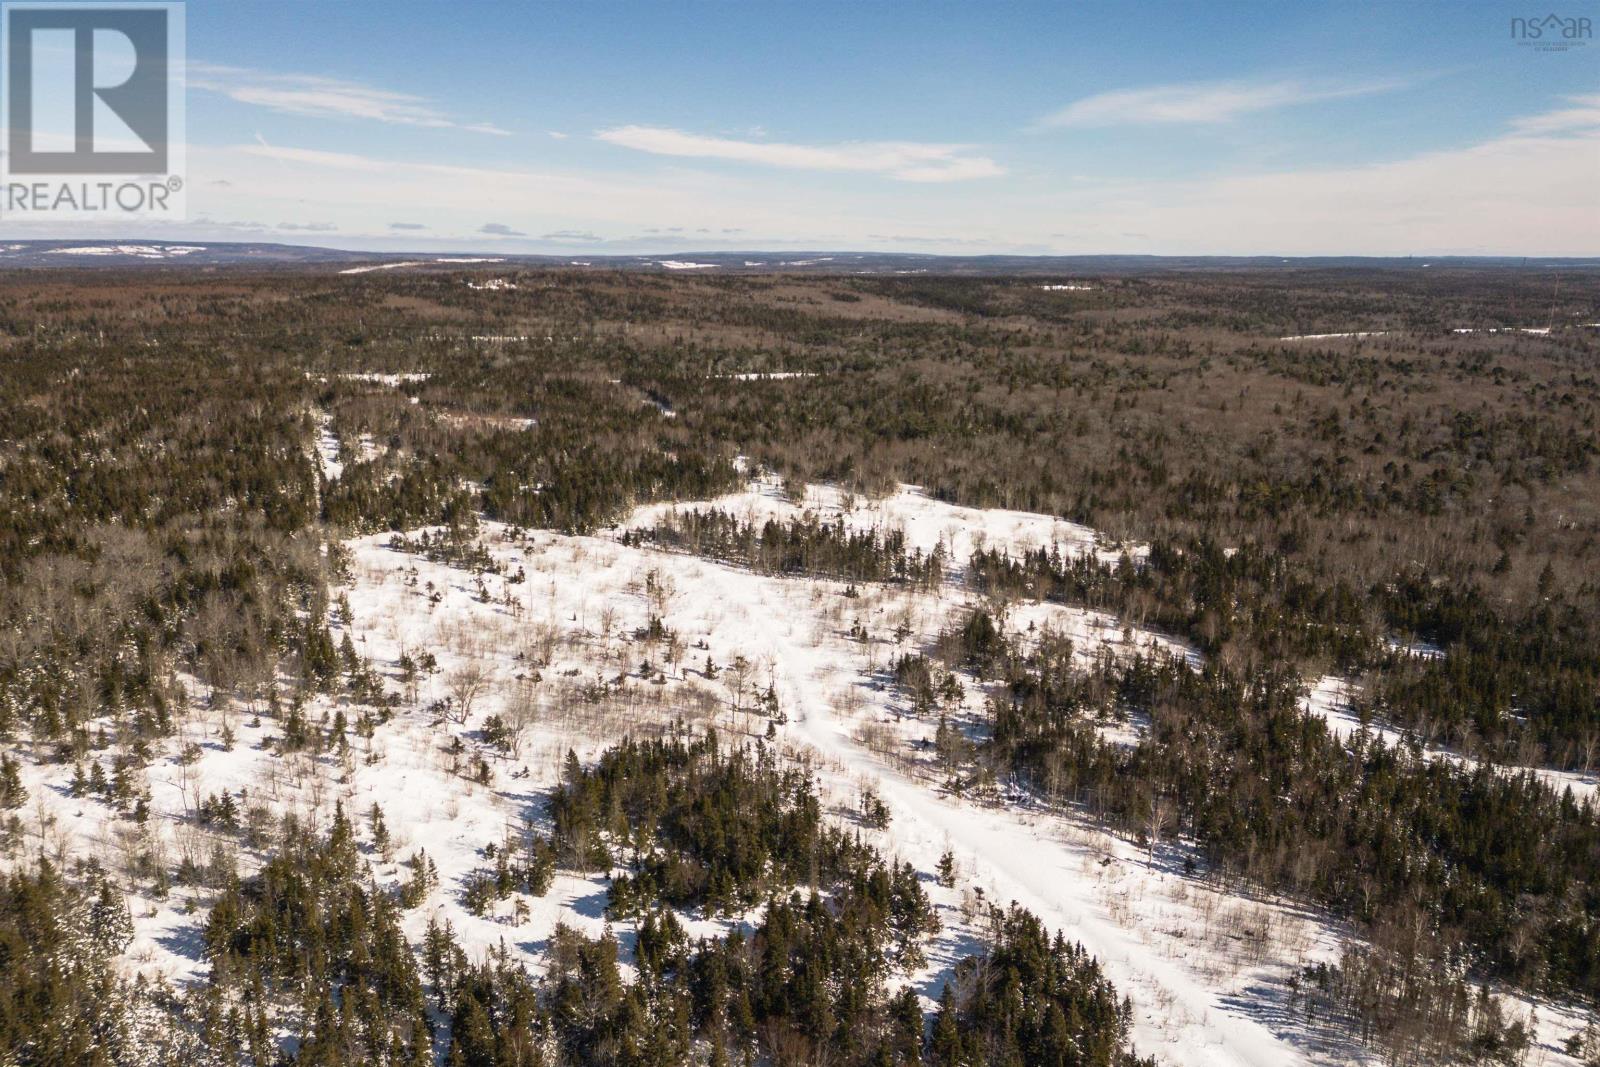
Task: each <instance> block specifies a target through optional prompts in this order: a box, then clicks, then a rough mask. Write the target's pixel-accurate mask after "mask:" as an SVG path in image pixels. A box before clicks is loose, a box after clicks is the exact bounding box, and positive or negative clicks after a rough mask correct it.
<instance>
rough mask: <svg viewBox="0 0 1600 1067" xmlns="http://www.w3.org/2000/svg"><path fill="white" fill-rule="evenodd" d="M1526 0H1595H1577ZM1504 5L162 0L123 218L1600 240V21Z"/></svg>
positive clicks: (1218, 239) (747, 237)
mask: <svg viewBox="0 0 1600 1067" xmlns="http://www.w3.org/2000/svg"><path fill="white" fill-rule="evenodd" d="M1553 2H1554V3H1556V8H1554V9H1553V10H1554V11H1555V13H1557V14H1560V15H1563V16H1585V17H1589V18H1590V19H1591V21H1592V22H1594V23H1600V3H1596V0H1581V2H1579V3H1573V2H1571V0H1553ZM1540 12H1541V13H1542V12H1543V8H1541V9H1540ZM1529 14H1530V11H1529V10H1527V9H1526V5H1525V4H1522V3H1518V4H1513V5H1507V4H1497V3H1462V2H1452V3H1439V4H1432V3H1425V2H1401V0H1392V2H1384V3H1371V4H1357V3H1334V4H1318V3H1281V2H1279V3H1269V4H1254V3H1248V2H1242V0H1230V2H1229V3H1227V4H1198V3H1194V4H1188V3H1185V4H1177V3H1133V4H1076V3H1066V2H1049V3H1045V2H1040V3H1032V2H1014V3H1013V2H1003V0H985V2H968V3H950V4H945V3H937V2H919V3H896V2H888V0H855V2H852V3H829V2H807V3H798V2H794V3H780V2H776V0H748V2H740V3H734V2H731V0H728V2H710V0H706V2H688V0H674V2H661V3H648V4H647V3H643V2H640V3H610V2H604V0H584V2H581V3H580V2H577V0H572V2H561V3H557V2H551V3H516V4H512V3H505V4H501V3H493V2H487V0H458V2H455V3H447V2H445V0H435V2H411V0H387V2H384V3H367V2H357V0H344V2H339V3H312V2H298V0H272V2H254V0H225V2H224V0H190V2H189V3H188V4H187V5H186V18H185V21H186V28H187V92H186V108H187V141H188V149H187V171H188V208H187V210H188V220H187V221H186V222H185V223H182V224H171V225H168V226H165V227H160V228H159V232H153V231H150V228H149V227H148V226H146V227H144V228H143V229H144V230H145V231H146V232H144V233H142V234H141V235H143V236H156V237H181V238H185V239H194V240H199V239H208V240H222V239H229V240H249V241H286V242H291V243H312V244H323V245H330V246H337V247H342V248H352V249H357V248H359V249H381V250H406V249H416V250H419V251H423V250H474V251H477V250H483V251H504V252H556V253H561V254H569V253H570V254H571V255H572V256H573V257H574V258H578V259H581V258H582V257H583V256H584V255H585V254H606V253H619V252H662V253H665V252H672V251H693V250H706V251H723V250H740V249H746V250H757V249H760V250H782V249H795V250H799V249H808V250H877V251H902V252H937V253H954V254H980V253H1023V254H1029V253H1037V254H1092V253H1150V254H1171V255H1203V254H1218V255H1224V254H1225V255H1237V254H1274V255H1276V254H1281V255H1330V254H1361V255H1449V254H1457V255H1478V254H1505V255H1600V40H1594V39H1590V40H1588V41H1586V42H1584V43H1582V44H1581V45H1579V46H1577V47H1573V48H1570V49H1568V50H1565V51H1545V50H1540V49H1537V48H1534V47H1530V46H1527V45H1523V44H1519V42H1518V41H1516V40H1514V39H1513V36H1512V33H1511V20H1512V18H1514V17H1517V16H1527V15H1529ZM62 225H63V224H59V223H58V224H57V228H58V229H61V228H62ZM26 229H27V227H25V226H20V225H18V224H15V223H12V224H10V225H7V224H6V223H5V222H0V232H5V231H7V230H9V231H10V233H11V235H13V236H24V235H30V234H26V233H24V231H25V230H26ZM74 232H75V231H74Z"/></svg>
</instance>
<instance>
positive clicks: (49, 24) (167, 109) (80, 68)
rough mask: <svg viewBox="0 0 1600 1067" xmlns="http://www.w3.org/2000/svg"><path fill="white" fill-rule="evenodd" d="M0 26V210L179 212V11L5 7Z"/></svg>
mask: <svg viewBox="0 0 1600 1067" xmlns="http://www.w3.org/2000/svg"><path fill="white" fill-rule="evenodd" d="M3 27H4V28H3V36H4V41H3V43H0V58H3V62H4V64H5V71H4V77H3V85H4V94H5V99H4V105H3V108H0V110H3V113H4V115H5V119H6V126H7V134H6V146H5V147H6V158H5V178H6V181H5V185H4V195H3V196H0V214H8V215H11V216H13V217H15V216H16V215H19V214H33V215H42V214H45V213H48V214H49V215H50V216H51V218H53V219H54V218H60V217H62V216H63V215H66V216H71V217H89V216H95V217H104V214H110V213H120V214H158V215H162V216H165V217H169V218H170V217H173V216H174V214H175V211H174V206H175V204H178V203H180V202H181V197H178V196H177V195H176V194H178V193H180V192H181V190H182V188H183V178H182V175H181V173H179V172H181V170H182V162H183V154H184V153H183V117H184V116H183V92H182V65H183V52H182V48H183V5H182V4H179V3H129V4H76V3H73V4H64V3H6V4H5V5H4V14H3ZM85 176H95V177H100V178H105V179H108V180H102V181H84V180H82V179H83V178H84V177H85ZM41 178H49V179H54V180H39V179H41ZM118 178H120V179H122V180H115V179H118ZM63 179H65V180H63Z"/></svg>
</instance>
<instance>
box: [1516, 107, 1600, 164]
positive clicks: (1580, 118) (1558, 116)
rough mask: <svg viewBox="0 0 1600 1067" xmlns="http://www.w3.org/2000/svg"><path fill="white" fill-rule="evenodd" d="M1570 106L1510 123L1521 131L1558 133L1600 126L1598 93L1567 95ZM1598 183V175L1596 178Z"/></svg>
mask: <svg viewBox="0 0 1600 1067" xmlns="http://www.w3.org/2000/svg"><path fill="white" fill-rule="evenodd" d="M1567 101H1568V103H1570V104H1571V105H1572V106H1571V107H1565V108H1561V109H1559V110H1556V111H1546V112H1544V113H1543V114H1540V115H1529V116H1527V117H1525V118H1520V119H1518V120H1517V121H1516V122H1515V123H1513V124H1512V126H1513V128H1514V129H1516V130H1517V131H1519V132H1521V133H1560V132H1562V131H1565V130H1581V129H1584V128H1586V127H1588V128H1595V127H1600V93H1591V94H1587V95H1582V96H1569V97H1567ZM1596 181H1597V183H1600V177H1597V179H1596Z"/></svg>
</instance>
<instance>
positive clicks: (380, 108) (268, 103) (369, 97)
mask: <svg viewBox="0 0 1600 1067" xmlns="http://www.w3.org/2000/svg"><path fill="white" fill-rule="evenodd" d="M188 84H189V87H190V88H191V89H200V90H203V91H205V92H212V93H220V94H221V95H223V96H226V97H228V98H230V99H232V100H237V101H239V102H240V103H242V104H253V105H255V106H257V107H264V108H268V109H270V110H272V111H279V112H282V113H284V114H288V115H303V116H307V117H310V118H332V119H365V120H367V121H371V122H384V123H389V124H391V125H396V126H422V127H427V128H430V129H454V130H469V131H471V132H473V133H487V134H495V135H497V136H502V137H503V136H509V134H510V131H508V130H503V129H501V128H500V127H498V126H495V125H493V124H492V123H487V122H462V121H460V120H458V119H456V118H454V117H452V116H451V115H449V114H448V113H446V112H444V111H441V110H440V109H439V108H437V107H435V106H434V105H433V104H432V103H431V102H430V101H428V100H427V99H425V98H424V97H420V96H416V95H413V94H411V93H402V92H396V91H394V90H392V89H380V88H378V87H376V86H372V85H363V84H361V83H360V82H352V81H344V80H341V79H338V78H325V77H322V76H320V75H315V74H272V73H268V72H266V71H259V70H250V69H247V68H245V67H229V66H222V65H218V64H212V63H190V64H189V66H188Z"/></svg>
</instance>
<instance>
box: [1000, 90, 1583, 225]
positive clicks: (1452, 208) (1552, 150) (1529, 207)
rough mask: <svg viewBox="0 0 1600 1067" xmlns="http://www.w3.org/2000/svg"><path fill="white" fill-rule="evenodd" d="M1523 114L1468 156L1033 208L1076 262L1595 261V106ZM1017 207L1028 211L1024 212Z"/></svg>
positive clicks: (1090, 197)
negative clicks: (1121, 253)
mask: <svg viewBox="0 0 1600 1067" xmlns="http://www.w3.org/2000/svg"><path fill="white" fill-rule="evenodd" d="M1596 100H1597V98H1596V97H1579V98H1575V99H1574V103H1576V104H1577V105H1578V106H1575V107H1571V108H1563V109H1561V110H1556V111H1549V112H1545V113H1542V114H1537V115H1532V116H1528V117H1526V118H1524V119H1521V120H1519V121H1517V122H1515V123H1513V124H1512V128H1511V130H1510V132H1508V133H1506V134H1503V135H1501V136H1498V137H1494V138H1491V139H1489V140H1486V141H1483V142H1480V143H1478V144H1474V145H1469V146H1466V147H1462V148H1455V149H1449V150H1444V151H1435V152H1427V153H1422V154H1419V155H1416V156H1411V157H1409V158H1405V159H1398V160H1393V161H1389V162H1383V163H1370V164H1365V165H1357V166H1344V167H1326V168H1319V169H1314V170H1302V171H1286V172H1280V173H1259V174H1246V175H1235V176H1230V177H1225V178H1218V179H1213V180H1208V181H1201V182H1157V183H1146V184H1142V185H1132V186H1120V187H1114V188H1113V187H1105V188H1101V189H1098V190H1084V191H1081V192H1075V193H1074V194H1072V195H1070V196H1062V197H1059V198H1055V199H1053V200H1051V201H1046V200H1039V201H1035V202H1034V203H1033V204H1032V206H1031V208H1028V209H1025V210H1030V211H1032V212H1036V213H1038V214H1039V215H1040V216H1041V217H1044V218H1047V220H1048V222H1049V223H1050V225H1051V228H1052V229H1069V228H1070V229H1073V230H1074V231H1075V232H1077V233H1078V234H1080V235H1082V236H1080V237H1079V238H1078V239H1079V240H1080V241H1083V242H1085V245H1086V246H1080V248H1079V249H1078V250H1082V251H1101V250H1106V249H1110V250H1119V243H1118V242H1117V241H1116V237H1117V236H1118V235H1121V234H1124V233H1128V232H1137V233H1139V234H1149V235H1150V238H1149V240H1148V241H1144V242H1142V243H1141V244H1140V245H1136V246H1133V247H1129V246H1128V244H1127V242H1121V248H1127V249H1128V250H1137V251H1147V252H1166V253H1180V254H1207V253H1211V254H1229V253H1269V254H1270V253H1282V254H1295V255H1319V254H1360V255H1409V254H1413V253H1415V254H1418V255H1421V254H1459V255H1561V256H1596V255H1600V202H1597V200H1596V194H1595V190H1596V181H1597V175H1600V107H1595V106H1592V105H1593V104H1594V103H1595V101H1596ZM1018 207H1021V205H1020V204H1019V205H1018Z"/></svg>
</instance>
